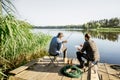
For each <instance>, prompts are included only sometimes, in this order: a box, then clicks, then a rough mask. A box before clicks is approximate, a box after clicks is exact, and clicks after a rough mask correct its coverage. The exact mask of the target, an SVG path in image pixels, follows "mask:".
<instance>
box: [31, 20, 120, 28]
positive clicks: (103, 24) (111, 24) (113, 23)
mask: <svg viewBox="0 0 120 80" xmlns="http://www.w3.org/2000/svg"><path fill="white" fill-rule="evenodd" d="M33 28H48V29H62V28H67V29H68V28H82V29H98V28H120V18H111V19H103V20H97V21H90V22H87V23H85V24H81V25H65V26H34V27H33Z"/></svg>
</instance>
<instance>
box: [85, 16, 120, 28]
mask: <svg viewBox="0 0 120 80" xmlns="http://www.w3.org/2000/svg"><path fill="white" fill-rule="evenodd" d="M83 28H84V29H93V28H95V29H99V28H120V19H119V18H111V19H109V20H108V19H103V20H98V21H91V22H88V23H86V24H83Z"/></svg>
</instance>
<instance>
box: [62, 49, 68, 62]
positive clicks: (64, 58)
mask: <svg viewBox="0 0 120 80" xmlns="http://www.w3.org/2000/svg"><path fill="white" fill-rule="evenodd" d="M63 60H64V63H67V49H65V50H64V51H63Z"/></svg>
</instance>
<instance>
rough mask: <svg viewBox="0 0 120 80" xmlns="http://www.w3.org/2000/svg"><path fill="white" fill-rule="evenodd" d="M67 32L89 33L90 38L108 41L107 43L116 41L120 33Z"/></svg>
mask: <svg viewBox="0 0 120 80" xmlns="http://www.w3.org/2000/svg"><path fill="white" fill-rule="evenodd" d="M69 31H77V32H82V33H83V34H85V33H90V35H91V37H93V38H98V39H102V40H109V41H113V42H115V41H118V39H119V35H120V32H100V31H85V30H69Z"/></svg>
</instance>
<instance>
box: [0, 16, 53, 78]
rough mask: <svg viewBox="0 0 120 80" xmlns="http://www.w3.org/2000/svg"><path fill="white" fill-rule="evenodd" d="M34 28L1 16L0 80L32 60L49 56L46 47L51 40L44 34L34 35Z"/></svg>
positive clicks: (25, 23) (9, 17) (13, 18)
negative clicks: (32, 29)
mask: <svg viewBox="0 0 120 80" xmlns="http://www.w3.org/2000/svg"><path fill="white" fill-rule="evenodd" d="M31 28H32V26H31V25H30V24H29V23H27V22H24V21H20V20H17V19H16V18H15V17H14V16H12V15H9V16H0V79H1V80H2V79H5V78H6V79H7V77H8V72H9V71H10V70H12V69H14V68H16V67H19V66H21V65H23V64H25V63H26V62H28V61H30V60H31V59H35V58H39V57H42V56H44V55H46V54H47V52H46V50H45V47H46V45H47V44H48V42H49V39H50V38H51V37H50V36H49V35H45V34H43V33H39V34H33V33H31V32H30V29H31Z"/></svg>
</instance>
